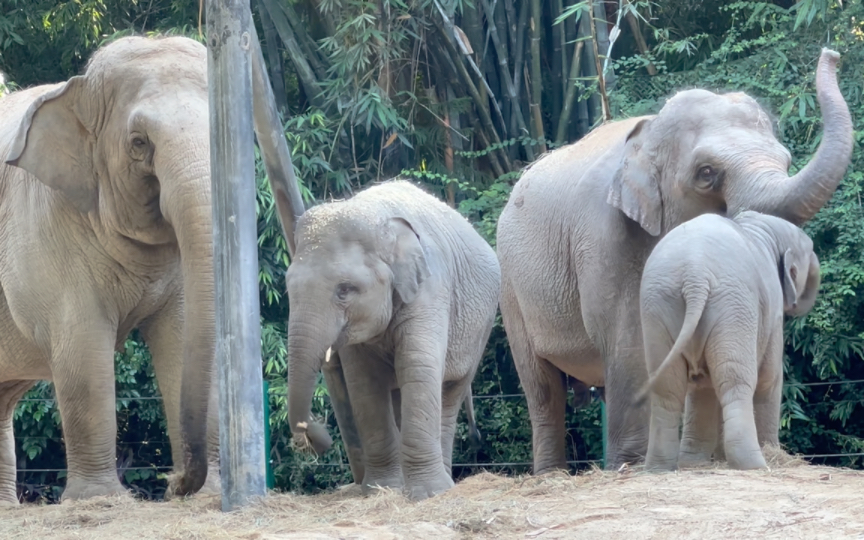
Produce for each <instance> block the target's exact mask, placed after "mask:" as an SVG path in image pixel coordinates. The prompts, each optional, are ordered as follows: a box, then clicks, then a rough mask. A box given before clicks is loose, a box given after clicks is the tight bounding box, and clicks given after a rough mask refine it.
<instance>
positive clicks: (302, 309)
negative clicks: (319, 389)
mask: <svg viewBox="0 0 864 540" xmlns="http://www.w3.org/2000/svg"><path fill="white" fill-rule="evenodd" d="M296 230H297V251H296V253H295V256H294V260H293V261H292V263H291V265H290V266H289V267H288V272H287V273H286V276H285V280H286V285H287V289H288V298H289V309H290V315H289V318H288V355H289V357H290V359H291V364H290V368H289V379H290V380H289V385H290V399H289V403H288V417H289V420H290V423H291V430H292V432H293V433H294V436H295V441H297V442H298V443H300V445H301V446H304V445H309V444H311V446H312V448H313V449H315V451H316V452H318V453H321V452H323V451H324V450H326V449H327V448H329V446H330V442H331V441H330V438H329V436H328V435H327V433H326V430H325V429H324V427H323V426H321V425H319V424H313V423H310V420H309V417H310V414H311V402H312V392H313V390H314V387H315V378H316V377H317V374H318V372H319V371H320V370H321V366H322V362H323V361H325V360H327V359H328V357H329V353H330V351H338V350H339V349H340V348H342V347H344V346H346V345H354V344H358V343H365V342H367V341H370V340H372V339H374V338H375V337H376V336H380V335H381V334H383V333H384V332H385V330H387V328H388V326H389V325H390V321H391V319H392V318H393V314H394V310H395V309H398V306H399V304H401V303H404V304H408V303H411V302H412V301H414V299H415V297H416V296H417V293H418V290H419V288H420V285H421V284H422V283H423V281H424V280H425V279H426V278H427V277H428V276H429V267H428V263H427V258H426V255H425V253H424V249H423V246H422V244H421V241H420V238H419V237H418V235H417V233H416V232H415V229H414V228H413V227H412V225H411V223H409V222H408V221H407V220H405V219H403V218H400V217H387V216H380V215H377V213H376V212H375V211H374V210H373V209H370V208H367V207H361V206H360V205H358V204H353V201H345V202H337V203H328V204H324V205H321V206H316V207H314V208H311V209H309V210H308V211H307V212H306V213H305V214H304V215H303V216H302V217H301V218H300V219H299V220H298V222H297V229H296Z"/></svg>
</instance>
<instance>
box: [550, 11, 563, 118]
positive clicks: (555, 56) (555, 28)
mask: <svg viewBox="0 0 864 540" xmlns="http://www.w3.org/2000/svg"><path fill="white" fill-rule="evenodd" d="M548 5H549V15H550V17H549V19H550V21H551V27H552V77H551V80H552V87H551V88H550V89H548V90H547V92H549V93H551V94H552V110H553V111H560V110H561V106H562V101H563V100H564V91H565V89H566V87H567V81H566V75H567V74H566V71H567V67H568V65H567V60H566V59H565V54H566V51H565V48H564V26H563V25H562V24H555V19H557V18H558V17H559V16H560V15H561V10H562V9H563V7H562V2H561V0H552V1H551V2H548ZM557 120H558V117H557V116H555V115H554V113H553V116H552V131H553V132H554V131H555V130H556V129H557V127H558V126H557Z"/></svg>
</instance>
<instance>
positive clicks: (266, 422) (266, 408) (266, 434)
mask: <svg viewBox="0 0 864 540" xmlns="http://www.w3.org/2000/svg"><path fill="white" fill-rule="evenodd" d="M603 445H604V446H603V447H604V448H605V447H606V446H605V445H606V435H605V434H604V435H603ZM264 466H265V467H266V471H267V474H266V481H267V489H273V486H274V485H275V483H276V482H275V480H274V479H273V464H272V463H271V462H270V383H269V382H268V381H267V379H264Z"/></svg>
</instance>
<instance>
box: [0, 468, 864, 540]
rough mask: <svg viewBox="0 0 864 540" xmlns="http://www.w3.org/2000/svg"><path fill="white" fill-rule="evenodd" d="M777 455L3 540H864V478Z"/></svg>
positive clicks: (56, 519) (269, 503) (29, 513)
mask: <svg viewBox="0 0 864 540" xmlns="http://www.w3.org/2000/svg"><path fill="white" fill-rule="evenodd" d="M766 454H769V455H768V456H766V457H767V458H768V461H769V463H770V469H769V470H767V471H732V470H728V469H726V468H723V467H721V466H718V465H714V466H710V467H704V468H698V469H690V470H686V471H680V472H675V473H663V474H649V473H645V472H642V471H640V470H639V468H638V467H635V468H628V469H625V470H624V471H621V472H609V471H599V470H593V471H590V472H587V473H585V474H580V475H578V476H569V475H566V474H564V473H558V474H550V475H545V476H541V477H531V476H523V477H518V478H507V477H502V476H496V475H493V474H488V473H483V474H478V475H476V476H472V477H470V478H467V479H465V480H463V481H462V482H460V483H459V484H457V485H456V487H455V488H453V489H452V490H451V491H449V492H448V493H445V494H443V495H440V496H438V497H434V498H432V499H429V500H426V501H422V502H418V503H412V502H409V501H407V500H406V499H404V498H403V497H402V496H401V495H399V494H397V493H392V492H387V491H383V492H381V493H379V494H376V495H374V496H371V497H367V498H363V497H359V496H356V495H353V494H351V493H350V492H348V491H342V492H336V493H330V494H326V495H319V496H314V497H312V496H300V495H272V496H269V497H267V498H266V499H265V500H264V501H260V502H258V503H257V504H255V505H253V506H252V507H250V508H247V509H245V510H242V511H239V512H235V513H230V514H223V513H221V512H220V511H219V505H218V501H217V500H216V499H215V498H209V499H208V498H204V497H193V498H191V499H188V500H185V501H173V502H168V503H144V502H136V501H133V500H131V499H128V498H127V499H100V500H91V501H86V502H80V503H73V504H68V505H67V504H64V505H52V506H35V505H24V506H21V507H18V508H10V509H0V538H2V539H4V540H17V539H27V540H30V539H32V538H40V539H67V538H68V539H83V540H95V539H104V538H111V539H112V540H113V539H118V540H120V539H133V538H134V539H141V538H146V539H172V540H173V539H177V540H179V539H202V540H204V539H206V540H221V539H229V538H230V539H244V540H288V539H291V540H294V539H304V540H335V539H352V540H354V539H356V540H360V539H370V540H371V539H376V540H377V539H381V540H396V539H400V540H401V539H405V540H409V539H410V540H426V539H435V540H441V539H449V538H508V539H509V538H528V539H531V538H538V539H541V540H547V539H553V538H604V539H606V538H626V539H627V540H636V539H641V538H675V539H679V538H682V539H684V538H694V539H696V538H698V539H707V538H724V539H725V538H760V539H761V538H784V539H785V538H789V539H793V538H808V539H810V538H832V539H841V538H864V512H862V511H861V501H862V499H864V473H862V472H858V471H852V470H848V469H837V468H830V467H817V466H811V465H808V464H806V463H805V462H803V461H802V460H800V459H795V458H793V457H791V456H788V455H786V454H784V453H783V452H778V451H771V452H766Z"/></svg>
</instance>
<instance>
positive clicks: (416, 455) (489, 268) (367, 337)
mask: <svg viewBox="0 0 864 540" xmlns="http://www.w3.org/2000/svg"><path fill="white" fill-rule="evenodd" d="M296 240H297V251H296V253H295V256H294V260H293V261H292V262H291V265H290V266H289V268H288V272H287V274H286V283H287V287H288V299H289V308H290V316H289V320H288V342H289V343H288V355H289V364H290V400H289V410H288V414H289V419H290V422H291V430H292V432H293V433H294V438H295V440H298V441H299V442H301V445H307V444H308V445H311V446H312V447H313V448H314V449H315V450H316V451H319V452H320V451H322V450H324V449H326V448H327V447H328V446H329V445H330V442H331V441H330V437H329V435H328V434H327V432H326V430H325V429H324V428H323V426H321V425H320V424H314V423H311V422H310V419H309V415H310V403H311V401H312V394H313V391H314V389H315V380H316V377H317V373H318V371H319V370H320V369H321V367H322V364H323V366H324V376H325V381H326V383H327V388H328V391H329V393H330V398H331V403H332V404H333V409H334V412H335V414H336V420H337V422H338V424H339V430H340V432H341V434H342V438H343V441H344V442H345V446H346V449H347V450H348V457H349V462H350V464H351V468H352V471H353V473H354V477H355V482H357V483H360V484H361V487H362V488H363V491H364V493H365V492H368V491H369V490H370V489H372V488H375V487H377V486H380V487H390V488H397V489H398V488H403V489H405V491H406V492H407V493H408V495H409V496H410V497H412V498H414V499H423V498H426V497H429V496H432V495H435V494H436V493H440V492H442V491H445V490H447V489H449V488H450V487H451V486H453V480H452V479H451V477H450V469H451V460H452V453H453V438H454V436H455V433H456V417H457V414H458V412H459V409H460V407H461V405H462V403H463V401H464V400H466V398H468V399H470V397H469V396H470V389H471V381H472V379H473V378H474V374H475V372H476V371H477V366H478V364H479V363H480V359H481V357H482V355H483V350H484V349H485V347H486V342H487V340H488V339H489V333H490V331H491V329H492V324H493V322H494V319H495V311H496V309H497V307H498V295H499V290H500V287H501V273H500V269H499V267H498V258H497V257H496V256H495V252H494V251H493V250H492V248H491V247H490V246H489V244H488V243H487V242H486V241H485V240H483V238H482V237H481V236H480V235H479V234H478V233H477V232H476V231H475V230H474V228H473V227H472V226H471V224H470V223H469V222H468V221H467V220H466V219H465V218H464V217H462V216H461V215H460V214H459V213H458V212H456V211H455V210H453V209H452V208H450V207H449V206H447V205H446V204H444V203H443V202H441V201H440V200H438V199H436V198H435V197H433V196H432V195H429V194H428V193H426V192H424V191H423V190H421V189H420V188H418V187H415V186H414V185H412V184H410V183H408V182H406V181H390V182H385V183H383V184H380V185H377V186H374V187H371V188H368V189H366V190H364V191H362V192H360V193H358V194H357V195H355V196H354V197H352V198H350V199H348V200H346V201H341V202H332V203H327V204H322V205H320V206H315V207H313V208H311V209H310V210H309V211H308V212H306V213H305V214H304V215H303V216H302V217H301V218H300V219H299V220H298V222H297V233H296ZM466 405H467V411H466V412H467V413H468V419H469V423H473V413H472V409H471V407H470V401H466ZM475 435H476V434H475Z"/></svg>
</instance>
